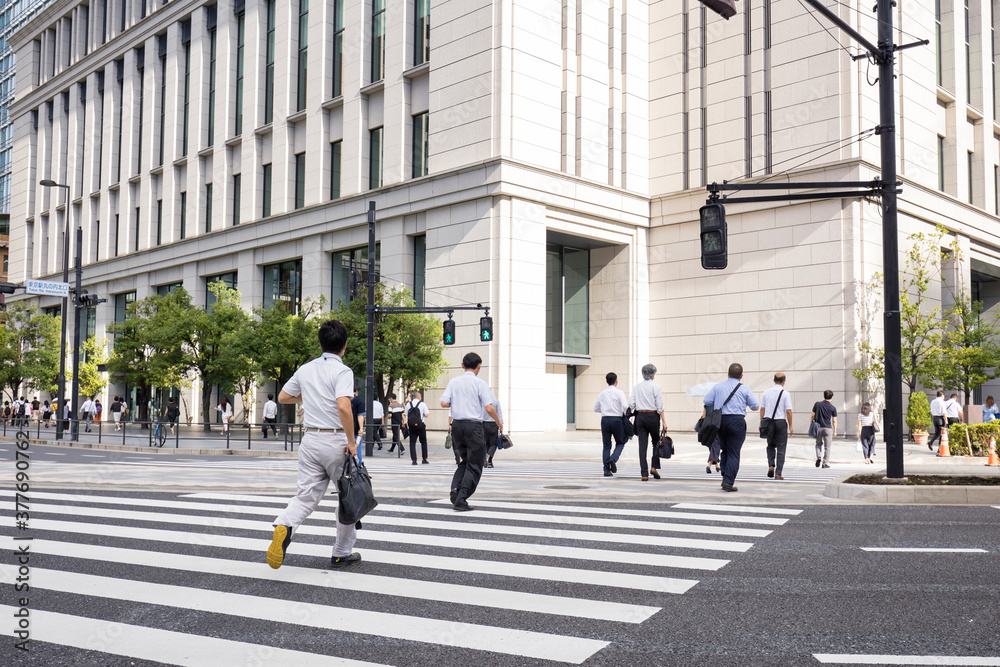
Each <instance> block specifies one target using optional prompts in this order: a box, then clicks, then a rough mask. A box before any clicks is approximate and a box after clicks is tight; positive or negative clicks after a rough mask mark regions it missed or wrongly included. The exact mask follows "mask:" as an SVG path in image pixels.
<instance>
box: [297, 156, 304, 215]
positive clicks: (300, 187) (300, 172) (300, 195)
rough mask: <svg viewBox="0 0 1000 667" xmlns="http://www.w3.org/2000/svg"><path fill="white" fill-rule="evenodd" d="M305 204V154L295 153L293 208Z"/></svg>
mask: <svg viewBox="0 0 1000 667" xmlns="http://www.w3.org/2000/svg"><path fill="white" fill-rule="evenodd" d="M305 205H306V154H305V153H296V154H295V208H296V209H299V208H302V207H303V206H305Z"/></svg>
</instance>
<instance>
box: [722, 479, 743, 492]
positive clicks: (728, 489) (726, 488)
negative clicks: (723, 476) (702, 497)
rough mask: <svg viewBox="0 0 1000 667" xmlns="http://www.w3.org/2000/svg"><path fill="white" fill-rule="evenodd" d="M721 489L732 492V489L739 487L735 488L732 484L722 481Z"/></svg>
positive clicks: (735, 489)
mask: <svg viewBox="0 0 1000 667" xmlns="http://www.w3.org/2000/svg"><path fill="white" fill-rule="evenodd" d="M722 490H723V491H729V492H730V493H732V492H734V491H739V489H737V488H736V487H735V486H733V485H732V484H726V483H725V482H723V483H722Z"/></svg>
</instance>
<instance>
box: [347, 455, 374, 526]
mask: <svg viewBox="0 0 1000 667" xmlns="http://www.w3.org/2000/svg"><path fill="white" fill-rule="evenodd" d="M337 496H338V500H339V506H338V507H337V520H338V521H340V523H357V522H358V521H359V520H360V519H361V518H362V517H363V516H365V515H366V514H368V513H369V512H371V511H372V510H373V509H375V506H376V505H378V501H377V500H375V494H374V493H373V492H372V480H371V477H369V476H368V470H367V468H365V466H364V464H363V463H358V461H357V459H356V458H355V457H353V456H350V455H348V457H347V460H346V461H344V469H343V472H341V474H340V477H339V478H338V479H337Z"/></svg>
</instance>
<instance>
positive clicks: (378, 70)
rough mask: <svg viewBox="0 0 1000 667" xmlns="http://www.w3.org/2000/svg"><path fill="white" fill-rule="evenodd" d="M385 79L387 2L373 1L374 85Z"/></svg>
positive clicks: (383, 0)
mask: <svg viewBox="0 0 1000 667" xmlns="http://www.w3.org/2000/svg"><path fill="white" fill-rule="evenodd" d="M383 78H385V0H372V83H375V82H376V81H381V80H382V79H383Z"/></svg>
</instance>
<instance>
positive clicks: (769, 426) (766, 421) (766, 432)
mask: <svg viewBox="0 0 1000 667" xmlns="http://www.w3.org/2000/svg"><path fill="white" fill-rule="evenodd" d="M784 393H785V390H784V389H782V390H781V391H779V392H778V398H777V399H776V402H775V404H774V410H772V411H771V416H770V417H764V418H763V419H761V420H760V437H762V438H764V439H765V440H767V439H768V438H770V437H771V434H772V433H773V432H774V415H776V414H778V406H779V405H781V395H782V394H784Z"/></svg>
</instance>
